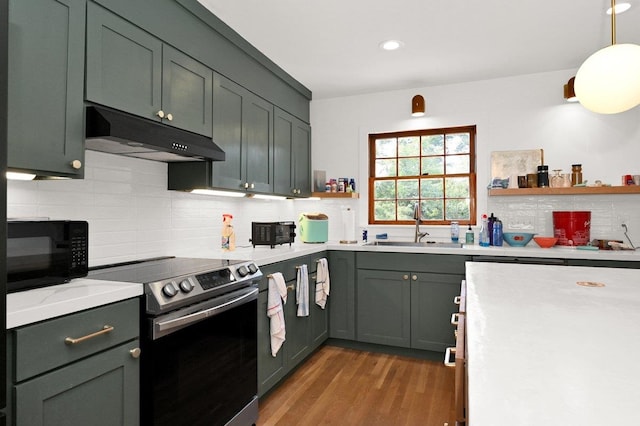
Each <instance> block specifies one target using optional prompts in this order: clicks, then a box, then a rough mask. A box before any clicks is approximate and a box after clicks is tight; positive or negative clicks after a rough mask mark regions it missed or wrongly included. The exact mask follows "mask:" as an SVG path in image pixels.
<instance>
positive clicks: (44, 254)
mask: <svg viewBox="0 0 640 426" xmlns="http://www.w3.org/2000/svg"><path fill="white" fill-rule="evenodd" d="M88 270H89V224H88V223H87V222H86V221H74V220H9V221H7V292H9V293H11V292H16V291H21V290H26V289H30V288H37V287H45V286H49V285H55V284H62V283H65V282H68V281H70V280H71V279H72V278H79V277H84V276H86V275H87V272H88Z"/></svg>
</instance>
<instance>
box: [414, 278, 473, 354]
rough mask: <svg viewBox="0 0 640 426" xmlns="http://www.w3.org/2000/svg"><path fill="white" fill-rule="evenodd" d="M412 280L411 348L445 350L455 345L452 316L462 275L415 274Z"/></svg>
mask: <svg viewBox="0 0 640 426" xmlns="http://www.w3.org/2000/svg"><path fill="white" fill-rule="evenodd" d="M413 276H415V277H417V279H416V280H412V281H411V347H412V348H415V349H426V350H430V351H437V352H444V351H445V350H446V348H447V347H448V346H453V345H454V344H455V337H454V333H453V332H454V329H455V328H454V326H453V325H451V315H452V314H453V313H454V312H457V311H458V308H457V306H456V305H455V304H454V303H453V298H454V297H456V296H458V295H459V294H460V282H461V281H462V280H463V279H464V275H447V274H429V273H418V274H416V273H414V274H412V277H413Z"/></svg>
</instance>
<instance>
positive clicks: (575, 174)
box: [571, 164, 582, 186]
mask: <svg viewBox="0 0 640 426" xmlns="http://www.w3.org/2000/svg"><path fill="white" fill-rule="evenodd" d="M581 183H582V164H572V165H571V186H576V185H578V184H581Z"/></svg>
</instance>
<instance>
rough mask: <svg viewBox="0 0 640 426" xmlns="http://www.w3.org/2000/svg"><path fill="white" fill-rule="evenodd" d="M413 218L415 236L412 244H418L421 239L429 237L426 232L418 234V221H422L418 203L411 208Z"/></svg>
mask: <svg viewBox="0 0 640 426" xmlns="http://www.w3.org/2000/svg"><path fill="white" fill-rule="evenodd" d="M413 218H414V219H415V220H416V234H415V237H414V239H413V242H414V243H417V242H419V241H420V240H421V239H422V238H423V237H426V236H427V235H429V233H428V232H420V221H421V220H422V213H421V212H420V203H419V202H418V203H416V205H415V206H414V208H413Z"/></svg>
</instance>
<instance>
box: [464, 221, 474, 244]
mask: <svg viewBox="0 0 640 426" xmlns="http://www.w3.org/2000/svg"><path fill="white" fill-rule="evenodd" d="M464 242H465V244H473V229H471V224H469V229H467V233H466V234H465V235H464Z"/></svg>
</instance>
